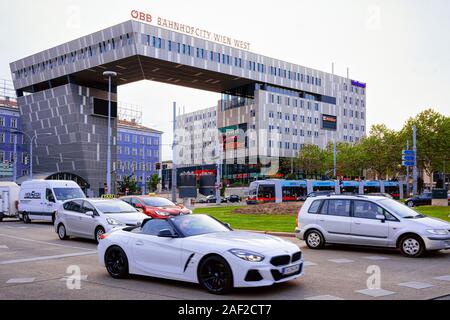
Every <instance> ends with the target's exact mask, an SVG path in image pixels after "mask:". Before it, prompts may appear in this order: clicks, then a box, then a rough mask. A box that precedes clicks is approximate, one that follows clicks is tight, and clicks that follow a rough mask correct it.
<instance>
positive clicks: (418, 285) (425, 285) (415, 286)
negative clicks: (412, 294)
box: [398, 281, 434, 290]
mask: <svg viewBox="0 0 450 320" xmlns="http://www.w3.org/2000/svg"><path fill="white" fill-rule="evenodd" d="M398 285H399V286H401V287H407V288H412V289H418V290H421V289H426V288H431V287H434V285H432V284H430V283H425V282H415V281H411V282H403V283H399V284H398Z"/></svg>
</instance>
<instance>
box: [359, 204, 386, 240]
mask: <svg viewBox="0 0 450 320" xmlns="http://www.w3.org/2000/svg"><path fill="white" fill-rule="evenodd" d="M378 215H382V216H385V213H384V209H383V208H381V207H380V206H378V205H377V204H375V203H373V202H370V201H364V200H354V201H353V216H352V224H351V234H352V238H353V241H352V242H353V243H354V244H358V245H370V246H386V245H387V242H388V238H389V221H386V220H384V221H382V220H378V219H377V216H378Z"/></svg>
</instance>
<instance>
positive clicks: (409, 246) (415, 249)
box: [400, 235, 425, 258]
mask: <svg viewBox="0 0 450 320" xmlns="http://www.w3.org/2000/svg"><path fill="white" fill-rule="evenodd" d="M400 251H401V252H402V254H403V255H404V256H406V257H408V258H418V257H420V256H422V255H423V253H424V252H425V244H424V243H423V241H422V239H421V238H420V237H419V236H416V235H408V236H406V237H404V238H403V239H402V240H401V241H400Z"/></svg>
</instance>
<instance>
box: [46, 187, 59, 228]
mask: <svg viewBox="0 0 450 320" xmlns="http://www.w3.org/2000/svg"><path fill="white" fill-rule="evenodd" d="M57 209H58V208H57V203H56V198H55V195H54V194H53V190H52V189H50V188H46V189H45V199H44V201H43V203H42V215H43V218H44V219H45V220H48V219H51V218H52V215H53V213H54V212H55V211H56V210H57Z"/></svg>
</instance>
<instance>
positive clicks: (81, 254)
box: [0, 251, 97, 265]
mask: <svg viewBox="0 0 450 320" xmlns="http://www.w3.org/2000/svg"><path fill="white" fill-rule="evenodd" d="M94 254H97V251H86V252H79V253H69V254H60V255H56V256H46V257H35V258H27V259H17V260H8V261H0V265H9V264H17V263H24V262H36V261H44V260H56V259H63V258H71V257H80V256H89V255H94Z"/></svg>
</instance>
